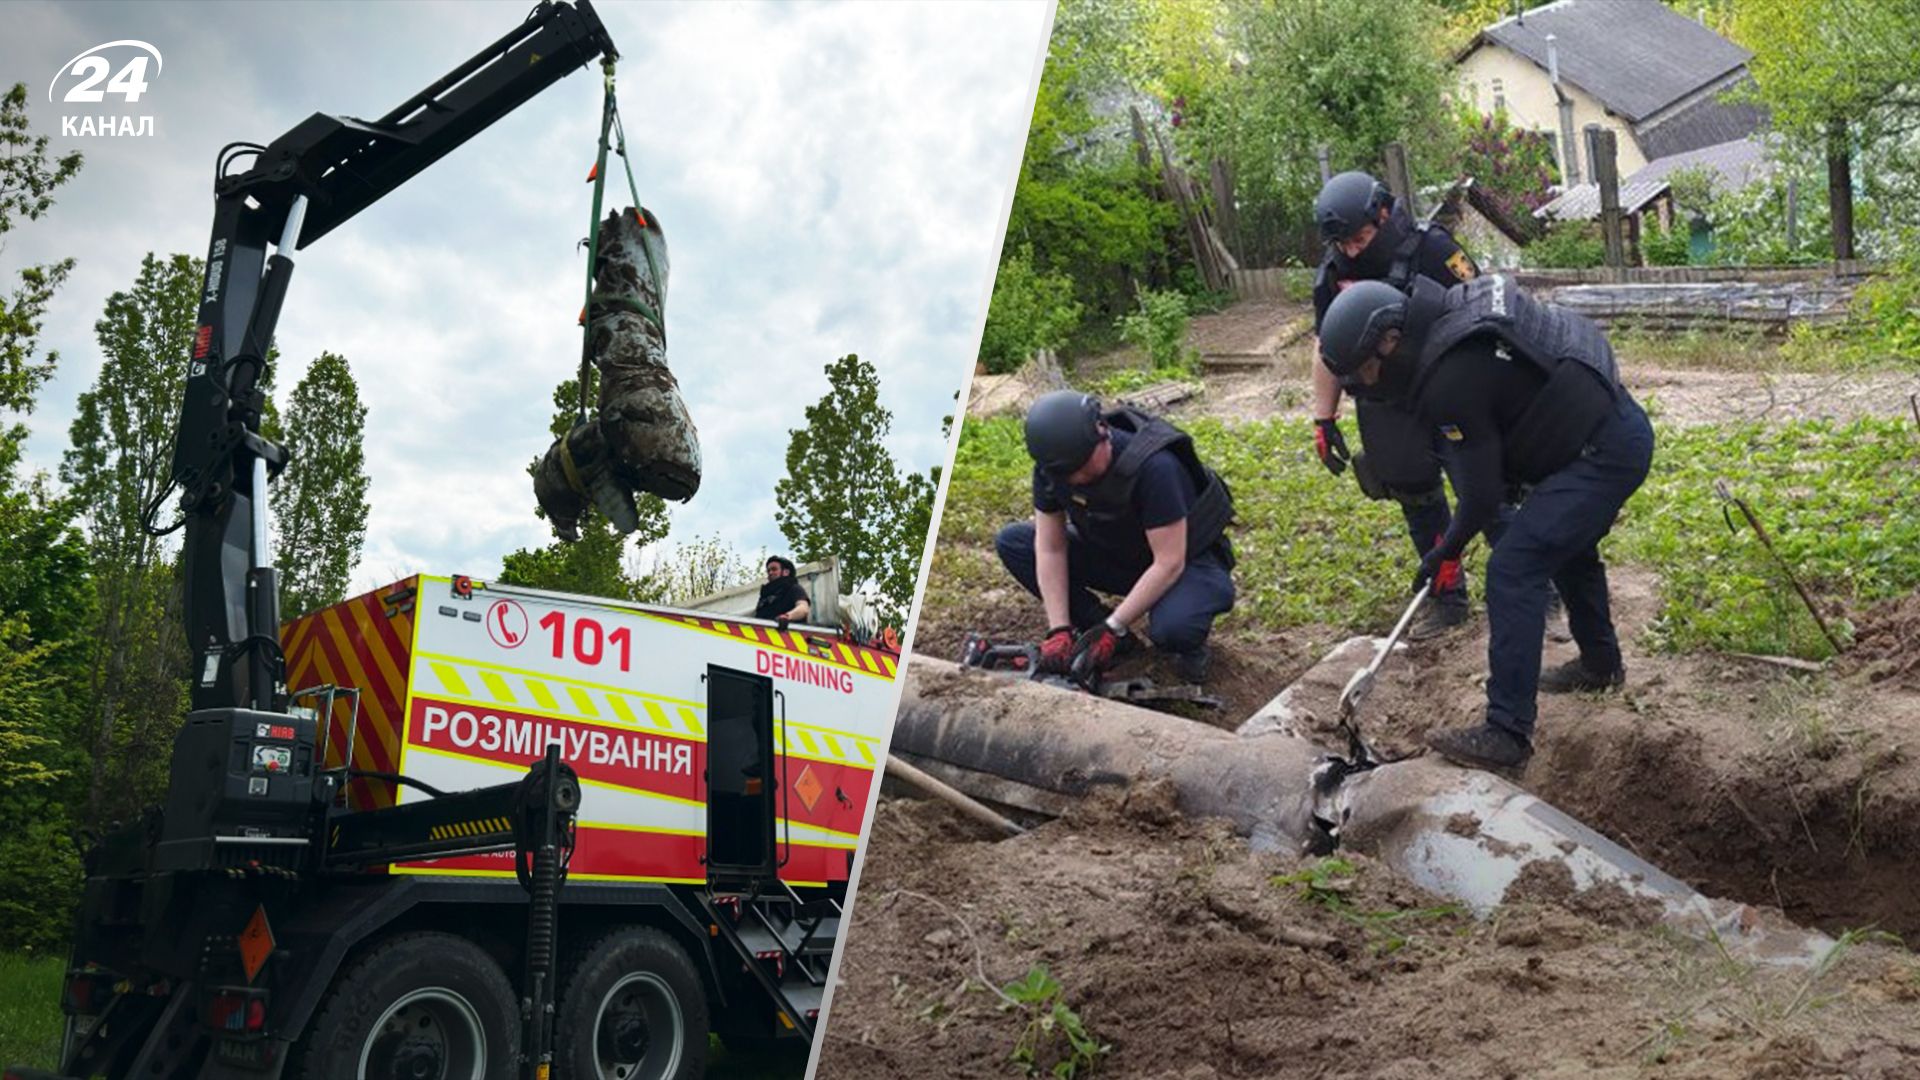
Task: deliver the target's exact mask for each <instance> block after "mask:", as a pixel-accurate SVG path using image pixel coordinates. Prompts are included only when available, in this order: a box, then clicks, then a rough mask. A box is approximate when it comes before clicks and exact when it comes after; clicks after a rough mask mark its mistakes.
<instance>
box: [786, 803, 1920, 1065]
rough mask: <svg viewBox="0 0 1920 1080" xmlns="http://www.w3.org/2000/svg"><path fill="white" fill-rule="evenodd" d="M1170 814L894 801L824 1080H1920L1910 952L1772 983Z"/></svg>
mask: <svg viewBox="0 0 1920 1080" xmlns="http://www.w3.org/2000/svg"><path fill="white" fill-rule="evenodd" d="M1164 794H1165V793H1164V792H1158V793H1156V792H1155V791H1154V790H1152V789H1149V790H1146V791H1142V792H1136V793H1131V794H1126V795H1119V796H1115V797H1112V798H1110V799H1109V800H1108V801H1106V802H1104V803H1102V804H1100V805H1096V806H1088V807H1086V808H1083V809H1082V810H1081V811H1078V812H1076V813H1075V814H1074V815H1073V816H1072V817H1071V818H1070V819H1066V820H1060V821H1055V822H1051V823H1048V824H1046V825H1043V826H1041V827H1039V828H1037V829H1035V830H1033V831H1032V832H1029V833H1028V834H1026V835H1024V836H1020V837H1016V838H1014V839H1011V840H1006V841H1001V842H997V843H995V842H988V841H985V840H982V839H979V838H978V837H977V835H976V834H974V833H972V832H971V831H970V830H969V827H968V826H966V825H964V824H963V823H961V822H960V820H959V819H958V818H957V817H956V816H954V815H952V814H950V813H949V812H948V811H946V810H945V809H944V808H941V807H934V806H931V805H928V804H923V803H916V802H914V801H912V800H887V801H884V802H883V803H882V804H881V807H880V810H879V813H878V816H877V818H876V823H875V831H874V838H873V841H872V843H871V848H870V851H869V854H868V856H867V859H866V861H865V864H864V869H863V870H862V878H861V887H860V891H859V895H858V897H857V899H856V902H855V905H854V909H853V913H852V918H853V923H852V927H851V929H850V931H849V933H848V944H847V946H846V952H845V954H844V955H843V957H842V958H841V964H840V969H839V976H840V978H841V980H842V982H841V985H840V986H839V987H838V988H837V989H836V991H835V994H834V999H833V1003H832V1009H831V1015H830V1018H829V1023H828V1024H827V1027H826V1042H825V1045H824V1048H823V1051H822V1056H821V1061H820V1068H819V1071H818V1073H817V1075H818V1076H819V1077H822V1078H828V1080H843V1078H850V1080H866V1078H869V1077H873V1078H877V1077H894V1076H903V1075H914V1076H953V1077H1003V1076H1010V1075H1019V1074H1020V1073H1021V1072H1022V1071H1023V1070H1024V1069H1025V1068H1026V1065H1025V1064H1024V1063H1022V1062H1016V1061H1015V1060H1014V1056H1015V1053H1016V1050H1022V1049H1023V1050H1025V1051H1027V1056H1028V1057H1030V1059H1031V1064H1032V1067H1033V1068H1034V1069H1035V1070H1037V1071H1040V1072H1049V1071H1051V1070H1052V1069H1053V1068H1054V1066H1055V1065H1057V1064H1059V1063H1060V1062H1062V1061H1070V1060H1072V1057H1073V1050H1072V1042H1071V1040H1070V1039H1069V1038H1068V1036H1067V1034H1066V1033H1067V1032H1068V1031H1070V1030H1071V1031H1076V1032H1079V1031H1081V1030H1082V1029H1083V1031H1084V1035H1083V1042H1082V1045H1083V1047H1084V1048H1085V1054H1084V1056H1083V1059H1082V1063H1083V1066H1084V1063H1085V1061H1086V1060H1088V1059H1091V1060H1092V1061H1093V1062H1094V1066H1095V1067H1094V1070H1093V1075H1096V1076H1107V1077H1155V1078H1160V1077H1164V1078H1180V1080H1200V1078H1213V1077H1228V1076H1271V1077H1296V1076H1298V1077H1306V1076H1313V1077H1415V1076H1419V1077H1433V1076H1449V1077H1451V1076H1461V1077H1464V1076H1474V1077H1479V1076H1496V1077H1497V1076H1528V1077H1535V1076H1563V1077H1572V1076H1620V1077H1625V1076H1637V1075H1642V1073H1643V1070H1644V1069H1646V1068H1648V1067H1650V1066H1653V1065H1655V1064H1656V1063H1658V1064H1661V1065H1662V1066H1663V1067H1662V1069H1661V1075H1672V1076H1687V1077H1747V1076H1755V1075H1778V1076H1781V1077H1799V1076H1815V1075H1833V1074H1844V1075H1848V1076H1857V1077H1894V1076H1905V1075H1913V1074H1914V1072H1915V1071H1916V1070H1920V1036H1916V1035H1914V1034H1911V1032H1912V1031H1913V1030H1914V1029H1915V1022H1916V1021H1917V1020H1920V968H1917V967H1916V965H1915V962H1914V960H1913V959H1912V957H1911V956H1909V955H1907V954H1904V953H1900V952H1897V951H1895V950H1892V949H1889V948H1885V947H1882V946H1878V945H1874V944H1862V945H1859V946H1856V947H1854V948H1852V949H1850V950H1849V951H1848V952H1847V954H1846V955H1844V956H1842V957H1841V958H1840V959H1839V960H1838V961H1837V962H1836V963H1834V964H1832V965H1830V966H1829V968H1828V969H1827V970H1825V971H1822V972H1818V973H1809V972H1778V971H1767V970H1760V969H1755V968H1751V967H1747V966H1745V965H1740V964H1736V963H1731V962H1729V961H1727V960H1725V959H1724V957H1722V956H1721V955H1720V954H1718V953H1717V952H1715V951H1714V950H1712V949H1711V948H1710V947H1705V946H1694V945H1691V944H1687V943H1684V942H1681V941H1678V940H1677V939H1675V938H1673V937H1672V936H1670V935H1665V934H1661V933H1657V932H1649V931H1646V930H1643V929H1639V928H1636V927H1632V926H1625V925H1619V924H1618V923H1619V922H1620V920H1616V919H1596V918H1594V917H1593V915H1594V913H1592V912H1580V911H1575V910H1569V909H1568V908H1567V907H1564V906H1562V905H1561V904H1560V903H1558V902H1556V900H1555V899H1554V898H1553V897H1551V896H1547V897H1544V898H1532V899H1524V900H1523V899H1521V898H1520V897H1518V896H1516V897H1514V899H1513V902H1512V903H1510V904H1509V905H1508V906H1507V907H1505V908H1503V909H1502V910H1501V911H1500V912H1499V913H1498V914H1497V916H1496V917H1495V918H1494V919H1492V920H1489V921H1487V922H1484V923H1481V922H1475V921H1473V920H1472V919H1470V918H1468V917H1466V916H1464V915H1461V914H1459V913H1458V912H1457V911H1456V910H1455V909H1453V908H1451V907H1449V906H1447V905H1442V904H1439V903H1437V902H1436V901H1435V900H1433V899H1432V898H1430V897H1428V896H1425V895H1423V894H1421V893H1420V892H1419V891H1418V890H1415V889H1413V888H1411V887H1410V886H1407V885H1405V884H1403V883H1401V882H1400V881H1399V880H1398V879H1396V878H1395V877H1394V876H1393V875H1392V874H1391V873H1390V872H1389V871H1387V870H1386V869H1385V868H1384V867H1381V866H1379V865H1378V864H1375V863H1372V862H1371V861H1369V860H1367V859H1365V858H1360V857H1348V858H1346V859H1343V860H1340V861H1324V862H1312V863H1302V862H1295V861H1293V860H1289V859H1284V858H1277V857H1268V856H1259V855H1255V854H1253V853H1251V852H1250V851H1249V850H1248V848H1247V846H1246V845H1245V844H1244V843H1243V842H1241V841H1239V840H1237V839H1234V838H1232V837H1231V836H1229V835H1227V833H1226V832H1225V830H1224V829H1223V828H1219V827H1216V826H1214V825H1212V824H1211V823H1192V822H1186V821H1182V820H1180V819H1179V818H1178V817H1177V816H1175V815H1173V814H1172V813H1171V808H1170V806H1169V805H1167V802H1166V800H1165V799H1164ZM1522 891H1526V890H1522ZM1545 891H1546V892H1548V893H1552V892H1553V891H1554V890H1552V889H1550V888H1549V889H1547V890H1545ZM1036 967H1038V968H1042V969H1044V974H1043V977H1032V976H1031V975H1030V973H1031V972H1032V971H1033V970H1034V969H1035V968H1036ZM1047 980H1051V982H1050V983H1049V982H1048V981H1047ZM1016 983H1020V984H1022V985H1021V986H1015V987H1013V989H1012V990H1011V996H1014V997H1016V998H1019V999H1026V1000H1019V1001H1015V1002H1013V1003H1009V1002H1008V1001H1006V1000H1003V998H1002V997H1001V992H1000V991H999V988H1001V987H1008V986H1009V985H1010V984H1016ZM1049 989H1053V990H1054V993H1051V994H1049V993H1047V992H1046V991H1047V990H1049ZM1056 1003H1057V1004H1058V1005H1059V1006H1062V1007H1064V1009H1066V1010H1071V1013H1072V1017H1067V1016H1065V1015H1064V1014H1063V1013H1062V1012H1060V1011H1059V1010H1056V1009H1054V1007H1053V1006H1054V1005H1055V1004H1056ZM1042 1013H1044V1014H1046V1016H1047V1017H1049V1022H1048V1023H1040V1022H1039V1021H1038V1017H1039V1016H1040V1015H1041V1014H1042ZM1075 1024H1078V1025H1079V1027H1078V1028H1075V1027H1074V1025H1075ZM1102 1046H1104V1047H1106V1049H1105V1050H1104V1052H1101V1051H1099V1050H1098V1048H1099V1047H1102ZM1768 1069H1771V1070H1775V1071H1774V1072H1771V1073H1768V1072H1764V1070H1768Z"/></svg>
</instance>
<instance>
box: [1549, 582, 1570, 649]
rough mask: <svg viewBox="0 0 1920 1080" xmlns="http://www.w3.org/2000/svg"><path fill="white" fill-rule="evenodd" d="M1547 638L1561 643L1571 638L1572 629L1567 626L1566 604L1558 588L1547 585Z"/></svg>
mask: <svg viewBox="0 0 1920 1080" xmlns="http://www.w3.org/2000/svg"><path fill="white" fill-rule="evenodd" d="M1547 640H1548V641H1557V642H1560V643H1562V644H1564V643H1566V642H1569V641H1572V640H1573V631H1572V630H1569V629H1568V628H1567V605H1566V604H1565V603H1564V602H1562V601H1561V599H1560V590H1559V589H1556V588H1554V587H1553V586H1551V585H1549V586H1547Z"/></svg>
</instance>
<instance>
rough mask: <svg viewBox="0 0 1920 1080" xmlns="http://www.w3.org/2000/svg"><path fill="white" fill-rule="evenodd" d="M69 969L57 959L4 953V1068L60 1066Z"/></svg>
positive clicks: (0, 989) (0, 982)
mask: <svg viewBox="0 0 1920 1080" xmlns="http://www.w3.org/2000/svg"><path fill="white" fill-rule="evenodd" d="M66 968H67V965H66V962H65V961H64V960H61V959H59V958H57V957H52V956H33V955H31V954H28V955H21V954H19V953H10V952H0V1066H4V1065H29V1066H32V1067H34V1068H38V1069H52V1068H56V1067H57V1066H59V1064H60V1062H59V1061H58V1060H57V1059H58V1058H59V1056H60V1031H61V1026H62V1024H63V1023H64V1018H63V1017H62V1016H61V1014H60V983H61V980H62V978H63V977H64V975H65V973H66Z"/></svg>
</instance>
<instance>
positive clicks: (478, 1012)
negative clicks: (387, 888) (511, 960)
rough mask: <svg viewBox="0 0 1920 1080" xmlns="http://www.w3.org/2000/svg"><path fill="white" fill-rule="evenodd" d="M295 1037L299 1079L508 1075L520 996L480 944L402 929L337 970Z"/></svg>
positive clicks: (459, 1079) (515, 1066)
mask: <svg viewBox="0 0 1920 1080" xmlns="http://www.w3.org/2000/svg"><path fill="white" fill-rule="evenodd" d="M300 1042H301V1047H302V1050H301V1054H300V1062H299V1071H298V1073H297V1075H298V1076H300V1077H302V1078H304V1080H513V1077H515V1076H516V1075H517V1074H518V1072H519V1068H520V1066H519V1061H518V1058H519V1056H520V1006H519V1004H518V1002H517V1001H516V1000H515V998H514V996H513V986H512V984H510V983H508V982H507V976H506V974H505V973H504V972H502V971H501V970H500V965H499V964H496V963H494V962H493V957H491V956H488V955H487V953H486V951H485V950H483V949H481V948H480V947H479V946H478V945H475V944H474V943H473V942H471V941H468V940H467V939H466V938H463V937H458V936H456V935H453V934H441V933H434V932H431V931H423V932H419V933H409V934H400V935H397V936H395V937H393V938H391V939H389V940H387V941H383V942H381V943H380V944H378V945H376V946H374V947H373V948H372V949H370V950H368V951H367V952H366V953H365V954H364V955H362V956H361V957H360V958H359V959H358V960H356V961H354V962H353V964H352V965H350V966H349V967H348V968H347V969H346V970H345V971H344V972H343V973H342V974H341V975H340V976H339V977H337V978H335V979H334V981H333V986H332V987H331V988H330V989H329V990H328V991H327V996H326V998H325V999H324V1000H323V1001H322V1003H321V1005H320V1010H319V1012H317V1013H315V1014H314V1019H313V1023H312V1024H311V1025H309V1027H308V1029H307V1032H306V1035H305V1037H304V1038H302V1039H301V1040H300Z"/></svg>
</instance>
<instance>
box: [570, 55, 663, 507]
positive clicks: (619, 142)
mask: <svg viewBox="0 0 1920 1080" xmlns="http://www.w3.org/2000/svg"><path fill="white" fill-rule="evenodd" d="M600 70H601V71H602V72H603V73H604V78H605V83H606V100H605V103H604V104H603V105H602V106H601V109H600V144H599V151H598V153H597V154H596V155H595V157H594V161H593V173H592V175H590V176H589V177H588V178H587V179H589V180H591V181H592V182H593V211H592V216H591V217H589V218H588V219H587V295H586V300H585V302H584V303H582V305H581V307H580V382H579V389H580V395H579V401H578V405H577V409H576V413H575V419H576V422H577V423H585V422H586V420H587V375H588V373H589V371H590V370H591V365H592V363H593V315H594V312H593V279H594V274H595V272H596V271H597V270H598V269H599V266H600V206H601V202H602V197H603V196H604V194H605V193H606V188H607V150H608V149H609V148H610V145H611V148H612V149H613V150H614V152H615V153H617V154H619V155H620V162H621V164H622V165H623V166H624V167H625V168H626V172H627V190H628V191H629V192H630V193H631V194H632V195H633V214H634V216H635V217H636V218H638V219H639V221H640V226H641V228H643V229H644V228H645V227H646V225H647V221H646V217H645V215H644V213H643V211H642V210H641V208H640V186H639V185H638V184H636V183H634V180H633V161H632V159H630V158H629V157H627V129H626V125H625V124H622V123H621V122H620V107H619V105H618V103H617V102H616V101H615V100H614V93H613V58H612V57H608V58H606V59H604V60H602V61H601V62H600ZM640 251H641V254H643V255H645V256H646V257H647V271H648V273H649V274H651V275H652V277H653V281H654V287H655V289H656V290H657V289H658V288H659V282H660V267H659V265H658V264H657V263H656V262H655V261H654V258H653V246H652V245H651V244H648V243H646V242H644V241H642V242H641V244H640ZM601 303H602V304H611V305H615V306H619V307H624V308H627V309H628V310H630V311H632V312H634V313H635V314H637V315H639V316H640V317H641V318H643V319H645V320H647V321H648V322H650V323H652V324H653V326H654V329H656V330H658V331H660V335H661V336H662V337H665V336H666V333H667V326H666V322H665V320H664V319H662V318H661V315H660V312H658V311H656V310H654V309H653V308H651V307H649V306H647V305H646V304H645V303H642V302H641V301H639V300H634V299H629V298H627V297H624V296H623V297H608V298H606V299H605V300H603V301H601ZM569 479H571V478H569Z"/></svg>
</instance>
